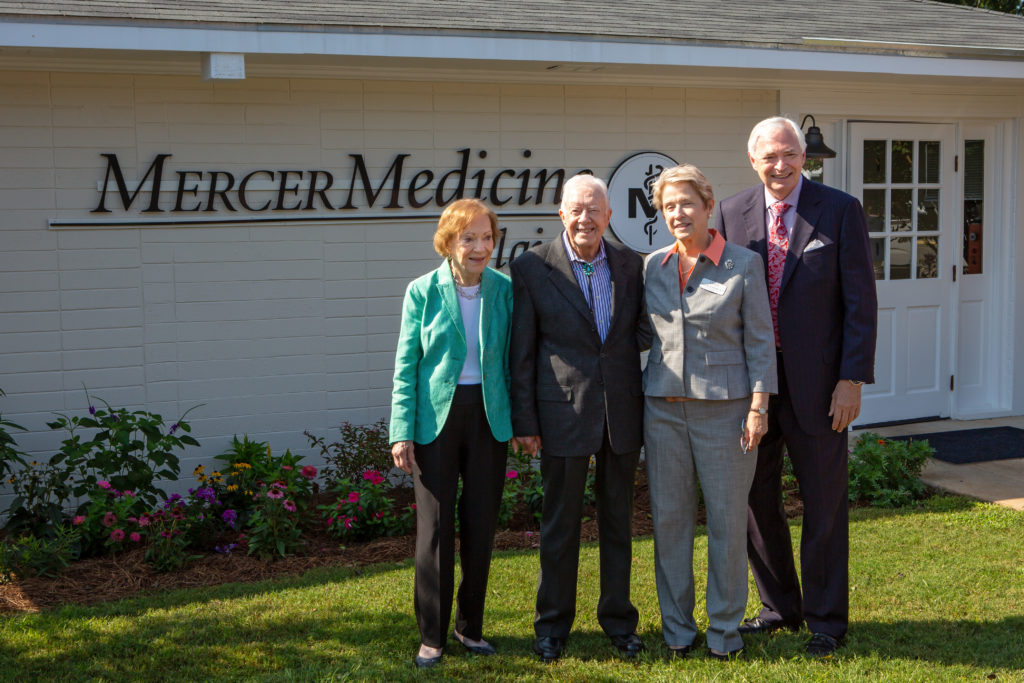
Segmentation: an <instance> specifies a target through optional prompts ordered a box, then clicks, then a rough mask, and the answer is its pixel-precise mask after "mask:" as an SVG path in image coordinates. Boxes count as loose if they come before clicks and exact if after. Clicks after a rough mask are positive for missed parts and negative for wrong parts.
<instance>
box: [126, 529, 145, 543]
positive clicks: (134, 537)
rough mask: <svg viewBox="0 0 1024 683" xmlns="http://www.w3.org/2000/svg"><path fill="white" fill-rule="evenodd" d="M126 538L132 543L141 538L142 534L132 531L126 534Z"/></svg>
mask: <svg viewBox="0 0 1024 683" xmlns="http://www.w3.org/2000/svg"><path fill="white" fill-rule="evenodd" d="M128 538H130V539H131V541H132V543H138V542H139V541H141V540H142V536H141V535H140V534H139V532H138V531H133V532H131V533H130V534H128Z"/></svg>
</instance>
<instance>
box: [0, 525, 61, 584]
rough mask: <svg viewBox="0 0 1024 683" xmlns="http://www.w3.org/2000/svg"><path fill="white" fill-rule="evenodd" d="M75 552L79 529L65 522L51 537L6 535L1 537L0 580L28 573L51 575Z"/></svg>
mask: <svg viewBox="0 0 1024 683" xmlns="http://www.w3.org/2000/svg"><path fill="white" fill-rule="evenodd" d="M77 554H78V532H77V531H76V530H75V529H72V528H69V527H67V526H64V525H59V526H56V527H54V528H53V533H52V535H51V536H50V537H43V538H40V537H36V536H33V535H31V534H30V535H27V536H20V537H8V538H6V539H4V540H3V541H0V583H7V582H9V581H13V580H14V579H24V578H28V577H31V576H49V577H54V576H57V574H58V573H59V572H60V571H61V570H62V569H64V568H66V567H67V566H68V565H69V564H70V563H71V561H72V560H73V559H75V557H76V556H77Z"/></svg>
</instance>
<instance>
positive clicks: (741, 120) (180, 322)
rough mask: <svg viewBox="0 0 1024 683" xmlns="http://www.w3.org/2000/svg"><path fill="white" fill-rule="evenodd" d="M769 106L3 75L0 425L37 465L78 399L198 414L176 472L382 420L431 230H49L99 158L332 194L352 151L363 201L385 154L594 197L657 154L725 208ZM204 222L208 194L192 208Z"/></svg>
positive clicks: (631, 90)
mask: <svg viewBox="0 0 1024 683" xmlns="http://www.w3.org/2000/svg"><path fill="white" fill-rule="evenodd" d="M777 101H778V97H777V94H776V92H775V91H773V90H715V89H710V88H700V89H685V88H671V87H664V88H649V87H598V86H560V85H550V84H544V85H540V84H480V83H420V82H393V81H334V80H315V79H308V80H302V79H247V80H244V81H239V82H230V83H220V82H203V81H200V80H199V78H198V76H197V77H195V78H191V77H180V76H148V75H115V74H79V73H76V74H63V73H35V72H33V73H12V72H0V244H2V245H3V247H2V249H0V388H3V389H4V390H5V391H6V392H7V394H8V395H7V397H6V398H3V399H0V410H2V412H3V414H4V416H5V417H7V418H9V419H12V420H15V421H16V422H20V423H22V424H24V425H25V426H26V427H28V428H29V430H30V431H29V433H27V434H18V435H17V438H18V441H19V443H21V444H22V445H23V446H24V447H25V448H28V449H31V450H33V451H35V452H37V453H38V454H40V455H48V454H49V453H51V452H52V451H53V449H54V448H55V447H56V446H57V444H58V442H59V439H60V435H57V434H51V433H50V432H49V430H48V429H47V428H46V427H45V422H46V421H47V420H49V419H52V415H51V412H52V411H63V412H72V413H79V414H80V413H82V412H83V411H85V409H86V408H87V405H86V400H85V395H84V393H83V392H82V384H83V383H84V384H85V385H86V386H87V387H88V389H89V391H90V393H91V394H92V395H93V396H96V397H102V398H104V399H106V400H108V401H109V402H110V403H111V404H114V405H127V406H128V407H132V408H139V407H146V408H148V409H150V410H155V411H157V412H161V413H162V414H163V415H164V417H165V418H166V419H167V420H168V422H171V421H173V420H174V419H175V418H177V417H178V415H180V414H181V413H182V412H184V411H185V410H187V409H188V408H190V407H191V406H193V405H196V404H199V403H202V404H204V405H203V406H202V407H201V408H199V409H197V410H195V411H194V412H192V413H191V415H190V416H189V419H190V421H191V422H192V424H193V425H194V428H195V431H194V432H193V433H194V435H195V436H196V437H197V438H198V439H199V440H200V441H201V442H202V444H203V446H202V448H201V449H198V450H194V451H192V452H190V453H189V454H188V458H189V459H188V461H186V462H183V465H182V470H183V472H184V473H185V474H186V475H187V474H189V473H190V472H191V470H192V468H193V467H194V465H195V462H193V461H205V460H208V459H209V458H210V457H211V456H212V455H214V454H216V453H218V452H219V451H220V450H221V449H222V448H223V447H224V446H225V444H226V443H227V442H228V441H229V440H230V438H231V436H232V435H233V434H239V435H240V434H243V433H248V434H249V435H250V436H252V437H254V438H257V439H262V440H268V441H269V442H270V443H271V445H272V446H273V447H274V448H275V450H283V449H285V448H291V449H293V450H299V451H301V452H307V449H306V441H305V439H304V438H303V437H302V431H303V430H305V429H308V430H311V431H313V432H316V433H319V434H323V435H328V436H333V434H334V431H333V430H334V428H335V427H336V426H337V424H339V423H340V422H341V421H342V420H351V421H353V422H356V423H367V422H370V421H373V420H375V419H377V418H380V417H382V416H385V415H386V414H387V412H388V406H389V402H390V385H391V373H392V361H393V354H394V347H395V343H396V340H397V333H398V324H399V312H400V304H401V296H402V293H403V292H404V289H405V286H406V285H407V283H408V282H409V281H410V280H411V279H412V278H413V277H415V276H417V275H419V274H421V273H424V272H426V271H427V270H429V269H431V268H433V267H435V266H436V263H437V261H438V259H437V256H436V255H435V254H434V252H433V248H432V246H431V241H430V239H431V235H432V232H433V225H432V224H431V223H430V222H424V221H421V220H409V221H405V222H402V221H398V222H394V223H366V224H359V223H356V222H349V221H343V222H342V221H339V222H338V223H319V224H308V223H294V224H283V225H271V226H265V225H255V224H254V225H230V226H228V225H225V226H213V227H181V228H168V227H147V228H141V229H140V228H131V227H128V228H118V229H96V230H81V229H77V230H72V229H67V230H58V229H51V228H49V227H48V221H49V220H51V219H72V218H76V219H77V218H89V217H90V214H89V211H90V210H91V209H92V208H94V207H95V205H96V203H97V201H98V198H99V197H98V192H97V182H99V181H101V180H102V174H103V171H104V169H105V164H104V162H103V159H101V157H100V156H99V155H100V154H101V153H116V154H117V155H118V159H119V161H120V163H121V165H122V168H123V169H124V172H125V176H126V178H127V179H129V181H131V180H134V179H137V178H138V177H139V176H140V175H141V173H142V172H144V171H145V169H146V168H147V167H148V164H149V163H150V162H151V161H152V159H153V157H154V155H156V154H157V153H171V154H173V157H172V158H171V159H170V160H169V161H168V167H167V168H168V170H165V175H164V180H165V183H167V182H168V181H170V182H172V183H174V182H176V176H175V175H174V174H173V171H174V170H179V169H180V170H193V169H194V170H207V171H208V170H214V169H216V170H229V171H232V172H235V173H236V182H237V180H238V179H239V177H238V175H237V173H239V172H246V171H248V170H253V169H256V168H270V169H285V168H294V169H306V170H308V169H317V168H321V169H327V170H331V171H332V172H334V174H335V187H336V188H337V187H339V186H344V185H347V181H348V176H349V174H350V173H351V159H350V158H349V156H348V155H349V154H350V153H362V154H363V155H364V157H365V160H366V164H367V168H368V169H369V172H370V174H371V178H373V179H374V182H375V183H376V182H379V179H380V177H381V176H382V175H383V173H384V172H385V171H386V170H387V168H388V165H390V163H391V160H392V158H393V156H394V154H396V153H398V152H406V153H411V154H412V155H413V156H412V157H410V158H409V159H408V160H407V162H406V173H407V179H408V177H409V176H411V173H412V172H414V171H415V170H418V169H423V168H432V169H435V170H436V171H438V174H437V175H440V172H442V171H443V170H447V169H449V168H453V167H454V166H455V165H456V164H457V163H458V156H457V155H456V153H455V151H456V150H457V149H460V148H463V147H471V148H472V150H473V155H472V156H471V159H470V164H471V169H470V173H473V172H474V171H475V170H477V169H481V168H483V169H486V170H487V173H488V175H487V178H488V180H487V182H488V184H489V182H490V178H491V176H492V174H493V172H494V171H496V170H498V169H501V168H516V169H521V168H531V169H541V168H548V169H554V168H562V167H564V168H566V169H567V170H568V171H569V172H570V173H571V172H572V171H573V170H575V169H578V168H584V167H589V168H592V169H593V170H594V171H595V172H596V173H597V174H598V175H601V176H603V177H605V178H607V177H608V175H609V174H610V172H611V170H612V169H613V168H614V167H615V165H616V164H617V163H618V162H619V161H620V160H621V159H622V158H624V157H625V156H627V155H629V154H631V153H633V152H636V151H641V150H646V149H651V150H656V151H662V152H664V153H666V154H669V155H671V156H673V157H675V158H676V159H678V160H680V161H692V162H696V163H698V165H700V166H702V167H703V168H704V170H705V171H706V172H707V173H708V175H709V177H710V179H711V180H712V182H713V183H714V184H715V189H716V194H717V195H718V196H720V197H721V196H725V195H727V194H729V193H731V192H733V191H735V190H738V189H740V188H741V187H744V186H746V185H748V184H749V183H750V182H751V181H752V180H753V177H752V175H751V173H750V170H749V167H748V166H747V163H746V160H745V157H744V154H743V145H744V142H745V139H746V134H747V131H748V130H749V128H750V126H751V125H752V124H753V123H754V122H756V121H757V120H759V119H760V118H762V117H764V116H767V115H771V114H773V113H775V111H776V107H777ZM481 149H486V150H487V152H488V155H487V158H486V159H480V158H479V157H478V156H477V151H478V150H481ZM525 149H529V150H531V151H532V156H531V157H530V158H529V159H527V158H524V157H523V150H525ZM518 186H519V182H518V180H510V181H507V182H506V183H504V184H503V188H505V189H504V190H503V191H504V193H505V194H515V193H517V192H518ZM335 192H336V193H335V194H334V195H333V197H341V199H339V200H338V201H337V202H336V206H338V205H340V204H341V203H343V202H344V194H345V193H344V192H341V191H339V190H336V191H335ZM427 192H428V191H427V190H423V192H422V194H423V195H424V196H425V195H426V194H427ZM550 193H551V191H550V189H549V190H547V191H546V192H545V204H544V206H542V207H541V208H542V209H551V207H550V205H549V204H548V201H549V196H550ZM169 196H170V197H171V199H170V201H173V191H171V192H170V194H169ZM265 196H269V195H265ZM403 199H404V189H403ZM111 201H114V204H110V202H111ZM136 201H137V202H139V203H142V204H144V203H145V202H147V201H148V196H146V195H140V197H139V198H138V199H137V200H136ZM378 201H379V202H381V201H382V200H378ZM197 203H201V204H202V206H203V208H205V203H206V197H205V196H204V193H200V195H198V196H196V197H189V196H186V205H194V204H197ZM110 205H118V206H119V200H116V194H110V195H108V206H110ZM380 206H381V204H378V205H377V206H376V207H375V209H374V210H377V209H379V208H380ZM510 206H511V204H510ZM531 208H535V207H533V206H532V205H531ZM428 209H430V207H428ZM433 211H434V212H435V213H436V208H434V209H433ZM552 213H553V210H552ZM167 215H169V214H164V216H165V217H166V216H167ZM345 215H348V214H347V213H346V214H345ZM499 215H500V211H499ZM209 216H210V214H209V213H206V212H203V211H198V212H195V213H192V214H188V215H187V216H186V217H188V218H204V217H209ZM545 225H549V226H550V227H549V228H547V229H546V232H545V237H551V236H553V235H554V234H555V233H556V232H557V227H558V224H557V221H556V220H554V221H548V222H546V223H545Z"/></svg>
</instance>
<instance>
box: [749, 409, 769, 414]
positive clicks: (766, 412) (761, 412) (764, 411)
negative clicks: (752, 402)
mask: <svg viewBox="0 0 1024 683" xmlns="http://www.w3.org/2000/svg"><path fill="white" fill-rule="evenodd" d="M750 412H752V413H757V414H758V415H767V414H768V409H767V408H751V409H750Z"/></svg>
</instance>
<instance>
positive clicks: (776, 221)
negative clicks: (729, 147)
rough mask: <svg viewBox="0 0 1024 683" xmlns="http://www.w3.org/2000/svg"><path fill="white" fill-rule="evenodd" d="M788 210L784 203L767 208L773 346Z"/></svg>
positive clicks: (784, 254) (777, 334)
mask: <svg viewBox="0 0 1024 683" xmlns="http://www.w3.org/2000/svg"><path fill="white" fill-rule="evenodd" d="M787 209H789V204H786V203H785V202H775V203H774V204H772V205H771V206H770V207H769V208H768V213H769V215H770V216H771V224H770V225H769V226H768V301H769V303H770V304H771V308H772V327H774V328H775V346H777V347H781V346H782V345H781V344H780V343H779V289H780V286H781V285H782V271H784V270H785V269H786V252H787V251H789V235H788V234H787V233H786V224H785V223H783V222H782V214H784V213H786V210H787Z"/></svg>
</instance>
